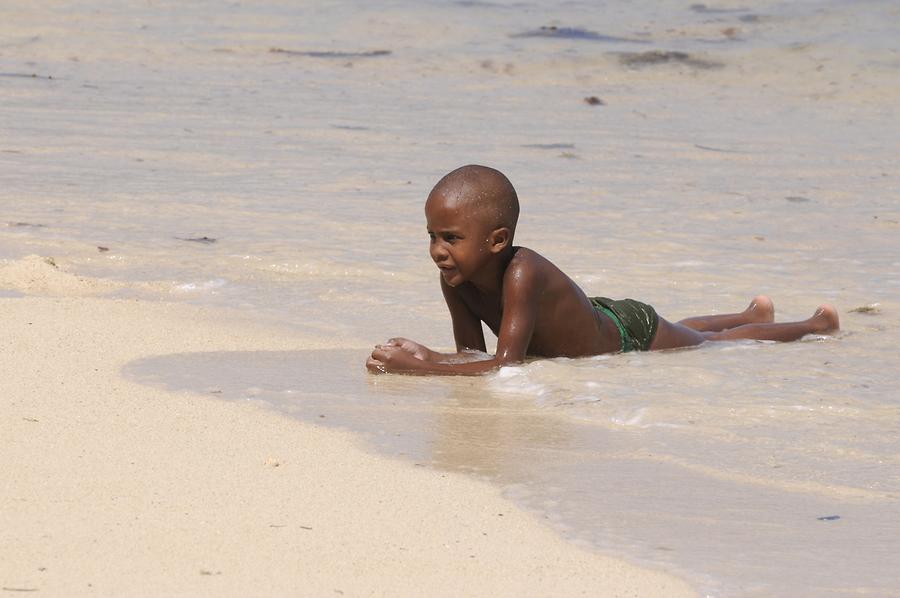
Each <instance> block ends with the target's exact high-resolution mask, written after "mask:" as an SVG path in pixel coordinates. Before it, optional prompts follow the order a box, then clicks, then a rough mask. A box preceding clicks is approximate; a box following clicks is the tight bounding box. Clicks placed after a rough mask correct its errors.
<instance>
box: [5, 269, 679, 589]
mask: <svg viewBox="0 0 900 598" xmlns="http://www.w3.org/2000/svg"><path fill="white" fill-rule="evenodd" d="M30 259H31V262H34V261H35V260H34V258H30ZM26 266H27V263H25V264H23V263H15V262H14V263H12V265H7V267H5V268H3V269H2V270H0V271H2V276H4V277H5V278H4V286H5V287H6V288H7V289H9V288H10V287H12V288H15V287H18V289H20V292H23V291H26V290H28V289H36V288H39V289H41V290H42V291H43V292H39V293H34V294H28V295H25V294H24V292H23V293H22V294H23V296H21V297H13V298H3V299H0V330H3V334H2V340H0V364H2V365H0V371H2V387H0V411H2V414H3V415H2V418H0V463H3V482H2V484H0V544H2V545H3V546H4V551H3V552H4V555H3V559H2V560H0V587H2V589H3V593H4V594H6V593H10V595H12V593H17V592H24V591H29V592H30V591H35V592H40V595H66V596H76V595H107V596H108V595H147V594H154V595H198V594H213V595H217V596H227V595H234V596H245V595H286V594H292V595H320V596H321V595H332V594H334V595H382V594H387V595H413V594H415V595H421V594H423V593H425V594H428V595H460V594H465V595H492V596H493V595H548V594H556V595H592V596H597V595H603V596H681V595H685V596H686V595H693V592H692V591H691V589H690V588H689V587H688V586H687V585H686V584H684V583H683V582H681V581H680V580H678V579H676V578H674V577H671V576H668V575H666V574H663V573H659V572H654V571H649V570H645V569H641V568H639V567H636V566H632V565H629V564H627V563H625V562H622V561H619V560H615V559H611V558H607V557H604V556H602V555H599V554H596V553H592V552H589V551H585V550H582V549H580V548H578V547H576V546H574V545H572V544H568V543H566V542H564V541H563V540H562V539H560V538H559V537H558V536H557V535H556V534H554V533H553V532H551V531H550V530H549V529H548V528H547V527H545V526H544V525H543V524H542V523H541V522H540V521H538V520H537V519H536V518H535V516H533V515H531V514H528V513H525V512H523V511H521V510H519V509H517V508H516V507H515V506H514V505H513V504H511V503H510V502H509V501H507V500H505V499H504V498H502V497H501V496H499V493H498V491H497V490H496V489H495V488H494V487H492V486H489V485H487V484H485V483H481V482H479V481H476V480H472V479H469V478H465V477H463V476H459V475H455V474H449V473H442V472H439V471H433V470H426V469H423V468H416V467H414V466H412V465H409V464H404V463H400V462H395V461H391V460H388V459H384V458H379V457H375V456H372V455H371V454H367V453H365V452H363V451H362V450H361V449H360V448H359V447H358V446H357V444H356V443H355V441H354V440H353V439H352V438H351V437H350V436H349V434H347V433H344V432H341V431H335V430H325V429H321V428H318V427H315V426H311V425H308V424H303V423H301V422H298V421H295V420H291V419H288V418H284V417H280V416H278V415H276V414H274V413H271V412H269V411H267V410H266V409H265V408H263V407H261V406H259V405H257V404H251V403H249V402H247V403H226V402H220V401H213V400H210V399H208V398H205V397H201V396H198V395H191V394H175V393H165V392H161V391H158V390H154V389H151V388H148V387H145V386H140V385H137V384H135V383H133V382H129V381H127V380H125V379H123V378H122V377H121V376H120V370H121V368H122V366H123V365H124V364H126V363H127V362H129V361H131V360H133V359H136V358H140V357H144V356H150V355H156V354H165V353H172V352H178V351H206V350H238V349H241V350H255V349H268V350H274V349H287V348H291V349H294V348H297V347H298V346H304V347H307V348H314V347H316V346H327V344H326V343H324V342H322V341H316V340H315V339H310V338H299V337H292V336H290V335H285V334H283V333H279V332H278V331H274V330H267V329H264V328H261V327H260V326H259V325H257V324H253V323H252V322H248V321H242V320H241V317H240V315H239V314H235V313H233V312H232V313H223V311H222V310H214V309H209V308H204V307H197V306H191V305H186V304H177V303H169V302H164V301H147V300H135V299H121V298H120V299H115V298H101V297H96V296H91V294H89V293H87V292H85V290H84V289H85V288H90V287H92V286H94V285H95V283H93V282H91V281H90V280H88V279H85V278H78V279H76V280H74V281H73V280H72V279H70V278H68V277H66V276H62V278H63V279H65V280H56V282H55V283H54V282H52V281H50V280H48V279H50V278H53V277H51V276H49V275H41V272H44V273H45V274H46V273H47V272H49V270H47V269H46V268H37V269H34V268H32V269H31V270H29V268H28V267H26ZM48 267H50V268H52V266H48ZM29 271H30V272H31V274H28V272H29ZM12 272H14V273H12ZM34 272H37V274H34ZM17 277H18V278H17ZM78 280H80V281H81V284H80V285H79V284H78ZM100 286H102V285H100ZM63 289H64V290H65V291H66V292H61V291H62V290H63ZM51 291H52V292H51ZM48 295H56V296H48Z"/></svg>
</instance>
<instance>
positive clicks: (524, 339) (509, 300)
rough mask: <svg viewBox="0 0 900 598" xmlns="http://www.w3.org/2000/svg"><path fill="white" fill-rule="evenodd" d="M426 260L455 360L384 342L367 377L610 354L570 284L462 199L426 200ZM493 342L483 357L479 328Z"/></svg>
mask: <svg viewBox="0 0 900 598" xmlns="http://www.w3.org/2000/svg"><path fill="white" fill-rule="evenodd" d="M425 215H426V220H427V227H428V234H429V239H430V242H429V253H430V255H431V259H432V260H433V261H434V263H435V265H436V266H437V267H438V269H439V270H440V285H441V290H442V291H443V294H444V299H445V300H446V302H447V307H448V308H449V310H450V316H451V318H452V321H453V336H454V338H455V339H456V348H457V351H458V353H457V354H456V355H441V354H438V353H435V352H434V351H431V350H430V349H427V348H426V347H423V346H422V345H419V344H418V343H414V342H412V341H408V340H406V339H392V341H389V342H388V343H387V344H385V345H380V346H379V347H377V348H376V350H375V351H374V352H373V353H372V357H371V358H370V360H369V362H368V364H367V365H368V367H369V369H370V370H372V371H376V372H381V371H391V372H403V373H438V374H477V373H482V372H486V371H489V370H492V369H495V368H497V367H499V366H502V365H507V364H513V363H520V362H522V361H523V360H524V359H525V357H526V356H527V355H532V356H541V357H560V356H565V357H580V356H585V355H596V354H599V353H608V352H615V351H617V350H618V349H619V347H620V343H621V339H620V336H619V331H618V329H616V327H615V325H614V324H613V323H612V321H610V320H609V319H608V318H606V317H605V316H602V315H600V314H598V313H597V312H596V311H595V310H594V308H593V307H592V306H591V303H590V301H589V300H588V298H587V296H586V295H585V294H584V292H583V291H582V290H581V289H580V288H579V287H578V285H576V284H575V283H574V282H573V281H572V279H570V278H569V277H568V276H566V275H565V274H564V273H563V272H562V271H561V270H560V269H559V268H557V267H556V266H554V265H553V264H552V263H551V262H550V261H549V260H547V259H546V258H544V257H542V256H541V255H539V254H538V253H536V252H534V251H532V250H530V249H527V248H525V247H513V246H512V245H510V240H511V233H510V230H509V229H508V228H505V227H499V228H492V227H491V226H490V225H489V222H490V221H489V220H488V219H487V217H486V216H485V215H484V214H481V213H479V212H478V211H477V210H472V209H471V207H470V206H468V205H467V202H466V201H465V199H463V198H460V197H454V196H452V195H451V196H448V195H447V194H442V193H432V195H431V196H429V199H428V201H427V202H426V204H425ZM482 321H484V322H485V323H486V324H487V326H488V327H489V328H490V329H491V330H492V331H493V332H494V334H496V335H497V337H498V340H497V353H496V355H495V356H494V357H493V358H491V359H488V360H480V361H470V362H469V363H441V362H440V361H441V360H446V359H450V358H453V360H454V361H458V360H461V359H467V358H468V359H470V360H471V359H472V358H473V356H472V354H471V353H467V351H469V352H471V351H484V350H485V342H484V334H483V332H482V327H481V322H482Z"/></svg>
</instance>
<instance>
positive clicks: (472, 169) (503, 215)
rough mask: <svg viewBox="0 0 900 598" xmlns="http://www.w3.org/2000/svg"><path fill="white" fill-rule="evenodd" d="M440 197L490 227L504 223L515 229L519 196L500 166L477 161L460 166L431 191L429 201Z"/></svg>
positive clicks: (497, 226)
mask: <svg viewBox="0 0 900 598" xmlns="http://www.w3.org/2000/svg"><path fill="white" fill-rule="evenodd" d="M438 200H441V201H443V202H445V205H447V206H448V207H452V208H454V209H458V210H465V211H466V212H468V213H470V214H472V216H473V217H476V218H478V220H480V221H482V224H483V225H484V226H486V227H488V228H489V229H497V228H503V227H505V228H508V229H509V230H510V233H512V232H514V231H515V230H516V222H517V221H518V220H519V197H518V196H517V195H516V190H515V189H514V188H513V186H512V183H510V182H509V179H508V178H506V176H505V175H504V174H503V173H502V172H500V171H499V170H495V169H493V168H488V167H487V166H477V165H474V164H470V165H468V166H463V167H461V168H457V169H456V170H454V171H453V172H451V173H449V174H447V175H446V176H445V177H444V178H442V179H441V180H440V181H438V184H437V185H435V186H434V189H432V190H431V193H429V194H428V201H429V202H431V201H438ZM426 205H427V203H426Z"/></svg>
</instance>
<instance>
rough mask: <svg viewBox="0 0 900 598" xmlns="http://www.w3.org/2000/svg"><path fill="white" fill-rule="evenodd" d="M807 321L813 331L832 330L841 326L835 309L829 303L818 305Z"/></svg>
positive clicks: (823, 331)
mask: <svg viewBox="0 0 900 598" xmlns="http://www.w3.org/2000/svg"><path fill="white" fill-rule="evenodd" d="M807 321H808V322H809V323H810V324H811V325H812V326H813V331H814V332H818V333H825V332H834V331H835V330H840V328H841V323H840V319H839V318H838V313H837V310H836V309H835V308H834V307H833V306H831V305H821V306H819V308H818V309H817V310H816V313H814V314H813V315H812V317H811V318H810V319H809V320H807Z"/></svg>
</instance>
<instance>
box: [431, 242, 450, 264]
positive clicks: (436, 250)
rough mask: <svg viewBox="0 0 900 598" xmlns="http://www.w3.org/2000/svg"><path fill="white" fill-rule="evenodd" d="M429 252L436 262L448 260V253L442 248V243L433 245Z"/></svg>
mask: <svg viewBox="0 0 900 598" xmlns="http://www.w3.org/2000/svg"><path fill="white" fill-rule="evenodd" d="M428 250H429V253H431V259H432V260H434V261H435V262H442V261H444V260H445V259H447V251H446V250H445V249H444V248H443V247H441V244H440V243H432V244H431V247H429V248H428Z"/></svg>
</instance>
